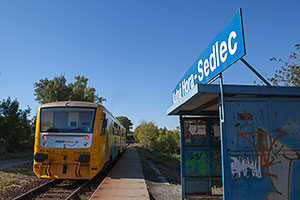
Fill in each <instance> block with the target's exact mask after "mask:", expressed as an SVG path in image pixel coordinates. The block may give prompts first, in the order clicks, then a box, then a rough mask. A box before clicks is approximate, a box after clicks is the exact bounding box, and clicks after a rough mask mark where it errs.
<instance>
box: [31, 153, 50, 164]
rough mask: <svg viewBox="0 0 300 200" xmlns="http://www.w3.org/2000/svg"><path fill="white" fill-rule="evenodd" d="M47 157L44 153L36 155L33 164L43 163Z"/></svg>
mask: <svg viewBox="0 0 300 200" xmlns="http://www.w3.org/2000/svg"><path fill="white" fill-rule="evenodd" d="M47 157H48V154H44V153H36V154H35V155H34V160H35V162H44V161H45V160H46V159H47Z"/></svg>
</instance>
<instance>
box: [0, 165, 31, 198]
mask: <svg viewBox="0 0 300 200" xmlns="http://www.w3.org/2000/svg"><path fill="white" fill-rule="evenodd" d="M29 176H34V174H33V172H32V165H31V164H26V165H24V166H23V167H20V168H9V169H3V170H1V171H0V192H4V191H6V190H9V189H11V188H12V186H13V185H14V184H17V183H18V182H20V181H24V180H25V179H26V178H27V177H29Z"/></svg>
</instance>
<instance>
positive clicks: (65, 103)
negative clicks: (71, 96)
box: [40, 101, 99, 108]
mask: <svg viewBox="0 0 300 200" xmlns="http://www.w3.org/2000/svg"><path fill="white" fill-rule="evenodd" d="M98 105H99V104H96V103H92V102H86V101H57V102H51V103H45V104H43V105H41V106H40V107H41V108H44V107H57V106H68V107H72V106H76V107H78V106H80V107H95V108H96V107H97V106H98Z"/></svg>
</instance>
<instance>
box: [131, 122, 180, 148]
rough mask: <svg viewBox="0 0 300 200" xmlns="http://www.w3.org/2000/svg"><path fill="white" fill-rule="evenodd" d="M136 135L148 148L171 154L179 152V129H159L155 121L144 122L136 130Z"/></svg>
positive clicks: (143, 145)
mask: <svg viewBox="0 0 300 200" xmlns="http://www.w3.org/2000/svg"><path fill="white" fill-rule="evenodd" d="M134 135H135V137H136V139H137V140H138V141H139V142H140V144H141V145H142V147H144V148H146V149H149V150H154V151H156V152H164V153H169V154H174V153H179V150H180V134H179V130H172V131H168V130H167V129H166V128H164V129H158V127H157V126H156V125H155V124H154V122H148V123H147V122H142V123H141V124H140V125H139V126H138V127H136V129H135V130H134Z"/></svg>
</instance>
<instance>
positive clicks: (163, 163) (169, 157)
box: [136, 147, 180, 184]
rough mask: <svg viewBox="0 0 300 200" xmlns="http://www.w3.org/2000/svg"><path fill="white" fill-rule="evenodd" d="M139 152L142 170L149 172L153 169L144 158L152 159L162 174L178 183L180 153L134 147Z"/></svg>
mask: <svg viewBox="0 0 300 200" xmlns="http://www.w3.org/2000/svg"><path fill="white" fill-rule="evenodd" d="M136 148H137V149H138V151H139V154H140V159H141V164H142V167H143V170H146V171H148V172H151V173H155V172H153V170H152V169H151V168H150V167H149V166H148V164H147V163H146V161H145V160H146V159H149V160H152V162H153V163H154V164H155V166H156V167H157V168H158V169H159V170H160V172H161V173H162V174H163V176H164V177H165V178H166V179H167V180H168V181H169V182H170V183H172V184H180V155H177V154H167V153H162V152H153V151H150V150H148V149H144V148H142V147H136Z"/></svg>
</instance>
